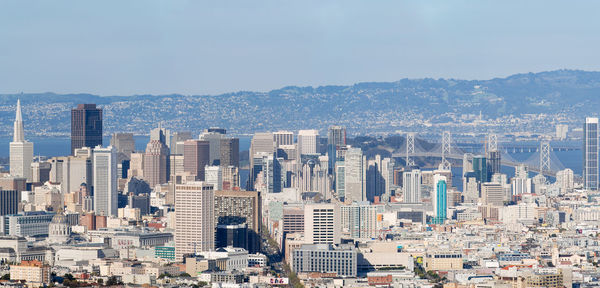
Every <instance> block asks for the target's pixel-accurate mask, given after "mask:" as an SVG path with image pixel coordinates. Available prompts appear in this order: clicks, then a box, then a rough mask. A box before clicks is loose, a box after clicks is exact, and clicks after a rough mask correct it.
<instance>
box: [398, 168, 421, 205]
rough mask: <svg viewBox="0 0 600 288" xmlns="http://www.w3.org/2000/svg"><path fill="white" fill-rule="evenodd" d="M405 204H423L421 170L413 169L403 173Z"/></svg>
mask: <svg viewBox="0 0 600 288" xmlns="http://www.w3.org/2000/svg"><path fill="white" fill-rule="evenodd" d="M402 184H403V185H404V203H421V170H418V169H413V170H411V171H404V173H402Z"/></svg>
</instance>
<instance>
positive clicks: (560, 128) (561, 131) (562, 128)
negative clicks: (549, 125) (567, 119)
mask: <svg viewBox="0 0 600 288" xmlns="http://www.w3.org/2000/svg"><path fill="white" fill-rule="evenodd" d="M567 133H569V125H567V124H557V125H556V138H557V139H559V140H565V139H567Z"/></svg>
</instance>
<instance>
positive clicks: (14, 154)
mask: <svg viewBox="0 0 600 288" xmlns="http://www.w3.org/2000/svg"><path fill="white" fill-rule="evenodd" d="M32 162H33V143H31V142H28V141H27V140H25V131H24V128H23V116H22V114H21V101H20V100H17V111H16V115H15V122H14V127H13V141H12V142H10V175H12V176H14V177H23V178H26V179H27V181H28V182H31V181H32V179H33V178H32V175H31V163H32Z"/></svg>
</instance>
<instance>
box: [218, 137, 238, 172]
mask: <svg viewBox="0 0 600 288" xmlns="http://www.w3.org/2000/svg"><path fill="white" fill-rule="evenodd" d="M220 146H221V152H220V153H221V156H220V160H221V161H220V163H221V164H220V165H221V166H222V167H227V166H234V167H240V139H239V138H221V144H220Z"/></svg>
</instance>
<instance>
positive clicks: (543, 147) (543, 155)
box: [540, 141, 550, 173]
mask: <svg viewBox="0 0 600 288" xmlns="http://www.w3.org/2000/svg"><path fill="white" fill-rule="evenodd" d="M546 171H550V142H548V141H542V143H541V144H540V173H544V172H546Z"/></svg>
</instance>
